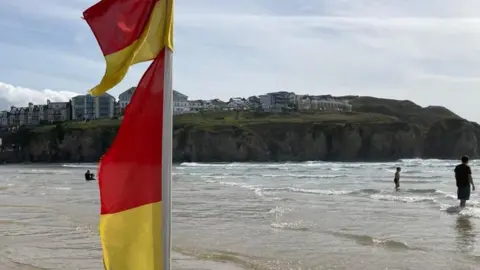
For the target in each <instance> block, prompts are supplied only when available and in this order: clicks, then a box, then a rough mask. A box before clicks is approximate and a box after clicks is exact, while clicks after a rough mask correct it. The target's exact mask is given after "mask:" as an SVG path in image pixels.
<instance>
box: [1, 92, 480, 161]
mask: <svg viewBox="0 0 480 270" xmlns="http://www.w3.org/2000/svg"><path fill="white" fill-rule="evenodd" d="M349 99H350V100H351V103H352V104H353V106H354V109H355V110H356V112H352V113H333V114H332V113H294V112H288V113H275V114H274V113H258V112H257V113H255V112H217V113H199V114H193V115H182V116H178V117H175V119H174V132H173V137H174V140H173V146H172V147H173V159H174V161H175V162H183V161H195V162H234V161H237V162H241V161H258V162H262V161H307V160H328V161H386V160H396V159H400V158H459V157H460V156H461V155H463V154H468V155H469V156H471V157H478V155H479V153H480V143H479V139H480V126H479V125H478V124H476V123H472V122H469V121H467V120H465V119H462V118H460V117H459V116H457V115H455V114H454V113H452V112H450V111H449V110H447V109H445V108H442V107H426V108H422V107H420V106H418V105H416V104H414V103H413V102H410V101H395V100H386V99H376V98H371V97H349ZM119 124H120V122H119V121H118V120H97V121H90V122H86V123H84V122H68V123H62V124H57V125H51V126H42V127H37V128H33V129H21V130H19V131H17V132H14V133H11V132H9V133H3V134H0V137H2V139H3V149H2V152H1V153H0V162H2V161H3V162H96V161H98V160H99V158H100V157H101V155H102V154H103V153H104V152H105V151H106V150H107V149H108V147H109V145H110V144H111V142H112V140H113V139H114V137H115V134H116V132H117V129H118V127H119Z"/></svg>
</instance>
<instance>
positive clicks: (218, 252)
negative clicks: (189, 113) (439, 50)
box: [0, 159, 480, 270]
mask: <svg viewBox="0 0 480 270" xmlns="http://www.w3.org/2000/svg"><path fill="white" fill-rule="evenodd" d="M457 163H458V162H457V161H449V160H421V159H412V160H399V161H397V162H390V163H332V162H315V161H312V162H302V163H216V164H205V163H182V164H177V165H175V166H174V170H173V185H172V186H173V193H172V194H173V225H172V230H173V232H172V234H173V236H172V237H173V246H174V253H173V263H172V264H173V269H182V270H186V269H192V270H193V269H214V270H228V269H255V270H262V269H265V270H273V269H279V270H280V269H282V270H283V269H295V270H304V269H353V270H362V269H373V270H376V269H415V270H417V269H419V270H420V269H421V270H429V269H432V270H439V269H449V270H450V269H455V270H457V269H458V270H461V269H462V270H463V269H465V270H466V269H480V242H479V240H480V239H479V236H480V196H479V195H478V193H476V192H473V193H472V196H471V200H470V201H469V202H468V206H467V208H465V209H463V210H460V209H459V208H458V207H457V205H458V201H457V200H456V187H455V181H454V178H453V169H454V166H455V165H456V164H457ZM397 166H399V167H401V168H402V172H401V180H400V185H401V186H400V190H398V191H396V190H395V189H394V183H393V176H394V172H395V168H396V167H397ZM471 167H472V170H473V177H474V180H475V179H476V175H480V161H473V162H472V163H471ZM96 168H97V164H46V165H2V166H0V269H2V270H16V269H62V270H68V269H82V270H87V269H88V270H98V269H102V259H101V248H100V242H99V237H98V217H99V193H98V186H97V183H96V182H94V181H92V182H86V181H84V176H83V175H84V173H85V171H86V170H87V169H90V170H94V172H95V170H96ZM478 182H479V187H480V180H478ZM139 270H141V269H139Z"/></svg>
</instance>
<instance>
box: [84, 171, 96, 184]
mask: <svg viewBox="0 0 480 270" xmlns="http://www.w3.org/2000/svg"><path fill="white" fill-rule="evenodd" d="M91 180H95V175H94V174H93V173H91V172H90V170H87V172H86V173H85V181H91Z"/></svg>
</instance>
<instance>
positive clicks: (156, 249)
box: [100, 202, 163, 270]
mask: <svg viewBox="0 0 480 270" xmlns="http://www.w3.org/2000/svg"><path fill="white" fill-rule="evenodd" d="M161 232H162V203H161V202H156V203H151V204H147V205H143V206H140V207H136V208H133V209H129V210H126V211H122V212H118V213H115V214H106V215H102V216H101V218H100V235H101V241H102V247H103V253H104V254H103V258H104V264H105V269H106V270H162V269H163V268H162V267H163V265H162V264H163V257H162V256H163V254H162V233H161Z"/></svg>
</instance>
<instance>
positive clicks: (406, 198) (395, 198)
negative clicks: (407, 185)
mask: <svg viewBox="0 0 480 270" xmlns="http://www.w3.org/2000/svg"><path fill="white" fill-rule="evenodd" d="M370 198H372V199H374V200H379V201H392V202H403V203H417V202H435V201H436V199H435V198H434V197H416V196H395V195H388V194H373V195H371V196H370Z"/></svg>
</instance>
